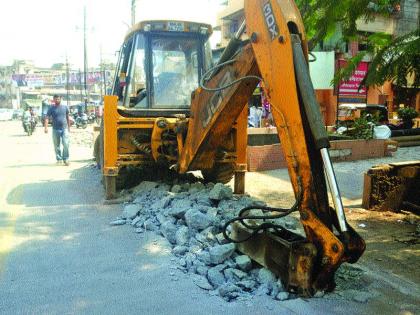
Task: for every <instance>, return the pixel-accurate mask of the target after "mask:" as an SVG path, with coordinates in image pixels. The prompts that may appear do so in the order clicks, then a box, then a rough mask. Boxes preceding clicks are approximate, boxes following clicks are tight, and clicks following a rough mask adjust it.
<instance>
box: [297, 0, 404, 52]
mask: <svg viewBox="0 0 420 315" xmlns="http://www.w3.org/2000/svg"><path fill="white" fill-rule="evenodd" d="M399 3H400V0H322V1H321V0H296V4H297V6H298V7H299V10H300V12H301V15H302V19H303V23H304V24H305V29H306V34H307V36H308V38H309V49H312V48H313V47H315V46H316V44H317V43H319V42H320V41H321V40H324V39H327V38H328V37H329V36H331V35H332V34H333V33H334V32H335V31H336V29H337V27H338V26H340V27H341V29H342V32H343V37H344V39H345V40H348V39H350V38H354V37H355V36H356V35H357V27H356V21H357V20H358V19H359V18H362V19H364V20H365V21H372V20H374V18H375V16H377V15H378V14H379V15H383V16H384V15H385V16H389V15H391V14H392V13H393V11H394V8H395V6H396V5H397V4H399Z"/></svg>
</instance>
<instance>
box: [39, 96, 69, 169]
mask: <svg viewBox="0 0 420 315" xmlns="http://www.w3.org/2000/svg"><path fill="white" fill-rule="evenodd" d="M53 102H54V105H53V106H51V107H50V109H49V110H48V113H47V116H46V118H45V122H44V130H45V133H48V119H49V117H51V119H52V127H53V132H52V136H53V143H54V151H55V157H56V159H57V164H58V165H60V164H62V163H63V162H64V165H69V164H70V163H69V133H70V119H69V109H68V107H67V106H66V105H61V97H60V96H58V95H54V98H53ZM61 144H62V145H63V150H61Z"/></svg>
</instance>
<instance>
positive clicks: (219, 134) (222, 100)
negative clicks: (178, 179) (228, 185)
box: [179, 44, 258, 173]
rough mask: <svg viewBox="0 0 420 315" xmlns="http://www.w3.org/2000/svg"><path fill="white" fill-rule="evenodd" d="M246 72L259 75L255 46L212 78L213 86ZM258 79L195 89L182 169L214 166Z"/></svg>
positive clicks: (181, 164)
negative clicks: (216, 89) (218, 150)
mask: <svg viewBox="0 0 420 315" xmlns="http://www.w3.org/2000/svg"><path fill="white" fill-rule="evenodd" d="M246 75H258V69H257V66H256V63H255V61H254V58H253V51H252V48H251V46H250V45H249V44H248V45H246V46H245V47H244V48H243V50H242V52H241V53H239V54H238V56H237V57H236V61H235V63H233V64H231V65H228V66H226V67H224V68H223V69H222V70H221V71H220V72H219V73H218V74H217V75H216V76H215V77H213V78H212V79H211V80H210V81H209V82H208V84H207V85H208V86H209V87H210V88H214V87H218V86H223V85H226V84H228V83H230V82H233V81H234V80H236V79H238V78H241V77H244V76H246ZM257 83H258V82H257V80H256V79H253V80H245V81H242V82H240V83H238V85H235V86H232V87H230V88H227V89H224V90H221V91H219V92H215V93H213V92H208V91H205V90H203V89H201V88H199V89H197V90H196V91H195V92H194V93H193V97H192V104H191V118H190V122H189V126H188V134H187V138H186V140H185V144H184V150H183V152H182V154H181V156H180V160H179V166H180V167H179V170H180V172H181V173H184V172H186V171H188V170H193V169H198V168H211V167H212V166H213V161H214V160H215V158H216V153H217V149H218V148H220V147H226V145H228V146H231V145H229V143H227V142H229V141H231V139H229V133H231V131H232V127H233V125H234V123H235V121H236V120H237V118H238V117H239V115H240V114H241V112H242V111H243V108H244V107H245V105H246V104H247V101H248V98H249V96H250V95H251V94H252V92H253V91H254V89H255V87H256V86H257Z"/></svg>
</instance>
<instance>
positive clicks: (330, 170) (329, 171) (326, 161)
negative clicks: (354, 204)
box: [321, 148, 347, 233]
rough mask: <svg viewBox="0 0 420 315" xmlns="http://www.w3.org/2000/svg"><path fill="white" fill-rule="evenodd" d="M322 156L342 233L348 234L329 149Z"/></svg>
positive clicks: (325, 149)
mask: <svg viewBox="0 0 420 315" xmlns="http://www.w3.org/2000/svg"><path fill="white" fill-rule="evenodd" d="M321 156H322V161H323V162H324V169H325V174H326V177H327V182H328V187H330V192H331V196H332V200H333V203H334V208H335V211H336V213H337V219H338V224H339V226H340V230H341V232H342V233H344V232H347V224H346V215H345V213H344V207H343V203H342V202H341V195H340V190H339V189H338V185H337V181H336V178H335V174H334V169H333V166H332V163H331V159H330V154H329V153H328V149H327V148H324V149H321Z"/></svg>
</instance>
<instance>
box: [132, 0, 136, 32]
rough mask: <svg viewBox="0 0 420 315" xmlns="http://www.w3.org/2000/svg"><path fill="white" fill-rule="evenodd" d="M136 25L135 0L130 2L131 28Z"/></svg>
mask: <svg viewBox="0 0 420 315" xmlns="http://www.w3.org/2000/svg"><path fill="white" fill-rule="evenodd" d="M134 24H136V0H131V26H133V25H134Z"/></svg>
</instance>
